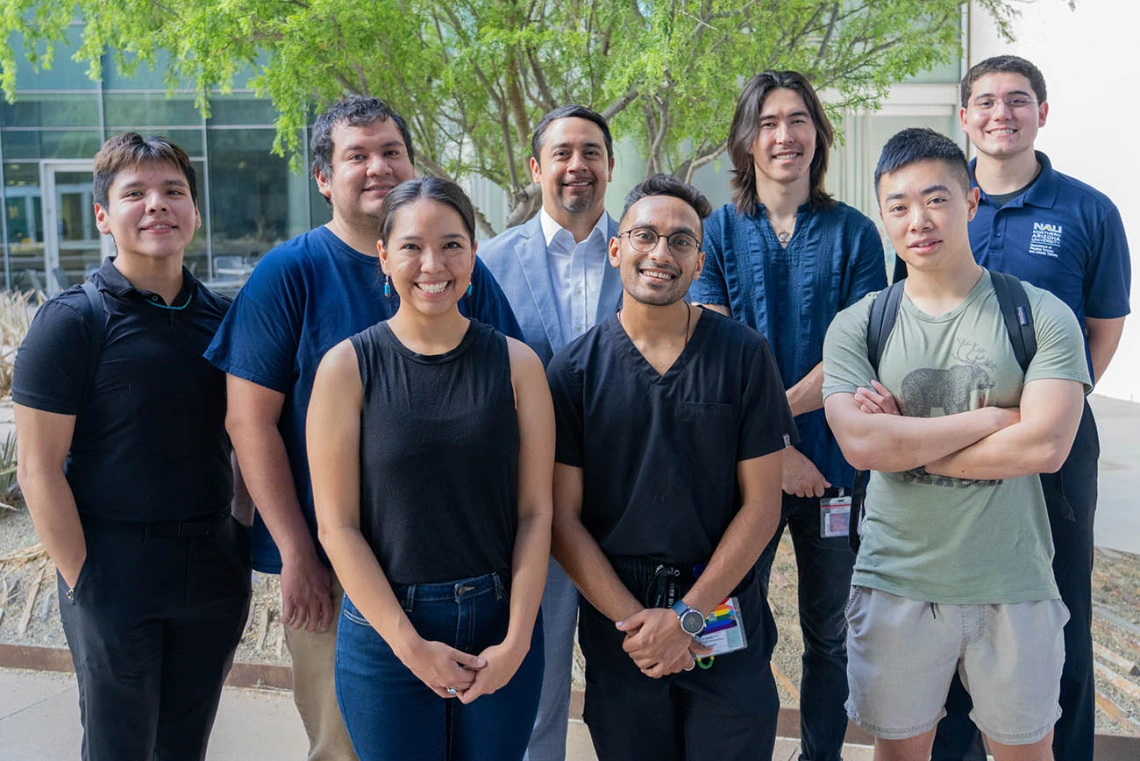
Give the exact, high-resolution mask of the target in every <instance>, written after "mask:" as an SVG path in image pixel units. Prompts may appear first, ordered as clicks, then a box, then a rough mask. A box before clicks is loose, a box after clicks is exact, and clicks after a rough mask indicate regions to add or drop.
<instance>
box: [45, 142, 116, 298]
mask: <svg viewBox="0 0 1140 761" xmlns="http://www.w3.org/2000/svg"><path fill="white" fill-rule="evenodd" d="M93 166H94V165H93V162H91V161H66V162H50V161H45V162H43V163H42V164H41V167H40V172H41V175H42V185H41V186H42V187H43V198H44V202H43V214H44V270H45V272H44V278H45V279H44V282H45V283H46V284H47V290H48V293H49V294H55V293H58V292H59V291H61V290H63V289H65V288H67V287H69V286H72V285H76V284H77V283H82V282H83V281H84V280H85V279H86V278H87V276H88V275H89V274H91V273H92V272H94V271H95V270H97V269H98V268H99V266H100V264H101V263H102V261H103V257H105V256H110V255H112V254H113V253H114V242H113V241H112V240H111V236H109V235H101V234H100V233H99V230H98V229H97V228H96V227H95V207H94V199H93V197H92V191H91V180H92V178H93V171H92V170H93Z"/></svg>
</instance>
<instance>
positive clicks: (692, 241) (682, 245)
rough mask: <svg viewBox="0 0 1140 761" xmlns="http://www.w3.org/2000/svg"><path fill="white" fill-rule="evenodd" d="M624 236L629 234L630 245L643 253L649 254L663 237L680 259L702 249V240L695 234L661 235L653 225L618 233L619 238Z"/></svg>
mask: <svg viewBox="0 0 1140 761" xmlns="http://www.w3.org/2000/svg"><path fill="white" fill-rule="evenodd" d="M623 236H629V245H631V246H633V250H634V251H640V252H641V253H643V254H648V253H649V252H650V251H652V250H653V249H655V248H657V241H659V240H661V239H662V238H664V239H665V243H666V245H668V246H669V251H670V253H672V254H673V256H675V257H677V258H678V259H684V258H685V257H687V256H692V255H693V254H695V253H697V252H698V251H700V250H701V242H700V241H699V240H697V238H696V236H695V235H690V234H689V233H680V232H678V233H673V234H672V235H661V234H660V233H658V232H657V231H656V230H654V229H653V228H652V227H634V228H633V229H631V230H626V231H625V232H624V233H618V237H619V238H621V237H623Z"/></svg>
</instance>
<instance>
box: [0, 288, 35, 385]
mask: <svg viewBox="0 0 1140 761" xmlns="http://www.w3.org/2000/svg"><path fill="white" fill-rule="evenodd" d="M41 301H42V299H41V297H40V296H39V294H37V293H35V292H34V291H4V292H0V396H7V395H8V394H10V393H12V366H13V365H14V364H15V362H16V350H17V349H19V348H20V344H21V343H22V342H23V340H24V336H25V335H27V333H28V326H30V325H31V324H32V317H33V316H34V315H35V313H36V309H38V308H39V305H40V303H41Z"/></svg>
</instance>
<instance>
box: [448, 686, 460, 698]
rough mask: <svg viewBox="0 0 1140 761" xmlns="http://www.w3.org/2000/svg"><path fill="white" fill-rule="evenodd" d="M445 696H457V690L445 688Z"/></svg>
mask: <svg viewBox="0 0 1140 761" xmlns="http://www.w3.org/2000/svg"><path fill="white" fill-rule="evenodd" d="M447 694H448V695H452V696H454V695H458V694H459V690H457V689H455V688H454V687H448V688H447Z"/></svg>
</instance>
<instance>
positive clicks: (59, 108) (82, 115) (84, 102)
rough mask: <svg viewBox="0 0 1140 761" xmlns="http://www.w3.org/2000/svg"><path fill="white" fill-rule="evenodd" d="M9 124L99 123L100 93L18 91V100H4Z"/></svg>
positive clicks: (2, 114) (1, 111)
mask: <svg viewBox="0 0 1140 761" xmlns="http://www.w3.org/2000/svg"><path fill="white" fill-rule="evenodd" d="M0 125H3V126H5V127H98V126H99V96H98V94H97V93H91V94H83V95H81V94H78V93H17V95H16V102H15V103H8V102H7V101H0Z"/></svg>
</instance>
